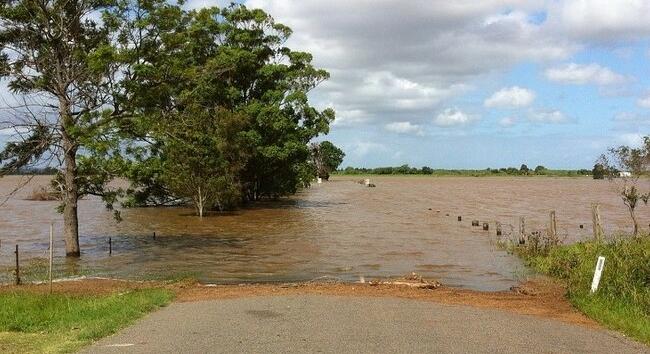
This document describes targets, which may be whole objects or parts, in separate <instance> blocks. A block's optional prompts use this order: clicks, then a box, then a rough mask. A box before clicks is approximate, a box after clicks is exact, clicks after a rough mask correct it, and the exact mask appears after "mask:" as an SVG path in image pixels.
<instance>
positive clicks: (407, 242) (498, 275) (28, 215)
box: [0, 176, 650, 290]
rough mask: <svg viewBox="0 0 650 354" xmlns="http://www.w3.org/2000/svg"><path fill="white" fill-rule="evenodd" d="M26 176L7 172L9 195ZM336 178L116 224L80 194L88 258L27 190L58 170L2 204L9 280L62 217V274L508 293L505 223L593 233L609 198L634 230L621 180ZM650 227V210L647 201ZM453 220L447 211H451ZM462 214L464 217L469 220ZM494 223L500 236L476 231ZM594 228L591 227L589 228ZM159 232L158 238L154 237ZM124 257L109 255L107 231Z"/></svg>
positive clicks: (611, 219) (51, 207)
mask: <svg viewBox="0 0 650 354" xmlns="http://www.w3.org/2000/svg"><path fill="white" fill-rule="evenodd" d="M19 178H20V177H17V176H10V177H5V178H3V179H0V194H1V195H6V194H7V193H8V192H9V191H11V189H12V188H13V187H14V186H15V185H16V184H17V183H18V181H19ZM371 178H372V182H373V183H375V184H376V185H377V187H376V188H366V187H364V186H363V185H360V184H358V183H356V181H357V180H358V179H360V177H336V178H334V180H333V181H330V182H327V183H323V184H321V185H314V186H313V187H312V188H309V189H306V190H303V191H301V192H300V193H298V195H296V196H294V197H292V198H289V199H285V200H281V201H279V202H264V203H259V204H256V205H255V206H254V207H251V208H245V209H242V210H238V211H235V212H232V213H227V214H217V215H211V216H208V217H204V218H203V219H200V218H198V217H196V216H194V215H192V210H190V209H184V208H139V209H129V210H124V211H123V214H122V216H123V221H122V222H120V223H117V222H116V221H115V220H114V219H113V217H112V214H111V213H109V212H107V211H106V210H105V208H104V206H103V204H102V203H101V201H99V200H97V199H93V198H88V199H84V200H81V201H80V204H79V210H80V232H81V247H82V253H83V255H82V258H81V259H80V260H76V261H75V260H67V259H65V257H64V243H63V240H62V238H61V225H62V222H61V216H60V215H59V214H57V213H56V212H55V207H56V205H57V202H43V201H28V200H25V197H26V196H27V195H28V194H29V193H30V192H31V191H32V190H33V189H34V188H35V187H36V186H38V185H45V184H47V181H48V177H44V176H39V177H36V178H35V179H34V180H32V181H31V182H30V184H29V185H28V186H26V187H25V188H23V189H22V190H21V191H20V192H18V193H17V194H15V195H14V196H13V197H11V198H10V199H9V200H8V201H7V202H6V203H5V204H4V205H3V206H0V242H1V243H0V266H2V267H3V268H2V269H3V270H4V271H3V272H2V274H0V280H3V281H9V280H10V279H11V274H10V273H9V272H8V271H7V269H10V268H11V266H12V264H13V262H14V253H13V251H14V247H15V244H19V245H20V249H21V258H22V259H23V262H26V263H29V262H30V260H34V259H42V258H44V257H46V256H47V248H48V229H49V224H50V222H54V223H55V239H56V245H55V257H56V259H55V264H56V270H57V273H59V274H62V273H63V272H64V271H65V272H66V273H73V274H74V273H80V274H86V273H93V274H99V275H105V276H119V277H125V278H165V277H169V276H175V275H192V276H196V277H198V278H199V280H201V281H204V282H227V283H228V282H245V281H255V282H267V281H268V282H273V281H299V280H311V279H315V278H318V277H327V276H330V277H335V278H338V279H342V280H346V281H351V280H358V279H359V277H360V276H364V277H365V278H366V279H372V278H375V277H390V276H400V275H404V274H407V273H410V272H413V271H414V272H417V273H419V274H421V275H423V276H426V277H430V278H436V279H439V280H440V281H442V282H443V283H444V284H446V285H451V286H460V287H467V288H472V289H478V290H501V289H506V288H508V287H510V286H511V285H513V284H515V283H517V281H518V279H520V277H521V275H522V274H523V272H524V267H523V266H522V265H521V263H520V262H519V261H518V260H517V259H516V258H515V257H513V256H511V255H508V254H507V253H506V252H504V251H502V250H500V249H499V248H498V247H497V246H496V242H495V241H496V236H495V235H494V222H495V221H499V222H502V223H503V224H504V225H505V226H504V229H505V230H506V231H507V230H509V227H508V226H507V225H510V224H511V225H513V226H514V227H515V228H516V224H517V220H518V218H519V216H525V217H526V223H527V228H528V229H529V230H532V229H541V228H544V227H545V226H546V224H547V222H548V213H549V211H550V210H552V209H553V210H556V211H557V216H558V229H559V231H560V233H562V234H565V235H567V236H568V237H567V241H568V242H571V241H575V240H578V239H580V238H585V237H589V236H590V233H591V212H590V204H591V203H600V204H601V210H602V219H603V221H604V223H605V225H606V227H607V229H608V230H609V231H617V230H622V231H629V230H630V226H629V224H630V222H629V216H628V214H627V211H626V209H624V206H623V204H622V202H621V200H620V198H619V197H618V196H617V195H616V193H615V192H614V190H613V188H612V185H611V183H609V182H607V181H594V180H592V179H589V178H504V177H495V178H472V177H444V178H430V177H371ZM638 214H639V218H640V219H641V224H642V225H645V228H647V227H648V224H649V223H650V207H645V206H640V207H639V210H638ZM447 215H448V216H447ZM457 216H462V217H463V221H462V222H458V221H457ZM473 219H477V220H480V221H481V222H484V221H487V222H490V223H491V229H490V231H489V232H484V231H482V229H481V228H476V227H472V226H471V221H472V220H473ZM580 224H582V225H584V228H583V229H580V227H579V225H580ZM153 232H156V236H157V237H156V239H155V240H154V239H153V237H152V235H153ZM109 237H111V239H112V243H113V254H112V255H111V256H109V254H108V238H109Z"/></svg>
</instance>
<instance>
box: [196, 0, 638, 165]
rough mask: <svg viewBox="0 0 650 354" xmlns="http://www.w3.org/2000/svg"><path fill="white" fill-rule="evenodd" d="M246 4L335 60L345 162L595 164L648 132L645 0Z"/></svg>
mask: <svg viewBox="0 0 650 354" xmlns="http://www.w3.org/2000/svg"><path fill="white" fill-rule="evenodd" d="M205 4H207V2H205V1H200V0H196V1H195V2H193V3H190V6H202V5H205ZM247 4H248V5H249V6H253V7H260V8H263V9H265V10H267V11H268V12H269V13H271V14H272V15H273V16H274V17H275V18H276V20H277V21H279V22H282V23H284V24H287V25H289V26H290V27H291V28H293V30H294V36H293V37H292V38H291V40H290V42H289V43H288V45H289V46H290V47H292V48H294V49H299V50H306V51H309V52H311V53H313V54H314V61H315V63H316V65H318V66H320V67H323V68H325V69H327V70H329V71H330V73H331V75H332V77H331V80H329V81H328V82H326V83H325V84H323V85H322V86H320V87H319V88H318V89H316V90H315V91H314V92H313V94H312V99H313V101H314V103H315V104H316V105H317V106H320V107H328V106H330V107H333V108H334V109H335V110H336V111H337V121H336V123H335V125H334V127H333V128H332V131H331V134H330V136H329V137H328V139H330V140H332V141H333V142H334V143H335V144H337V145H340V146H342V147H343V148H344V150H345V151H346V153H347V155H348V156H347V158H346V160H345V162H344V165H355V166H378V165H396V164H402V163H409V164H411V165H415V166H422V165H430V166H435V167H448V168H454V167H457V168H485V167H495V166H506V165H517V166H518V165H519V164H521V163H528V164H529V165H537V164H543V165H546V166H549V167H555V168H574V167H591V166H593V162H594V160H595V158H596V157H597V156H598V155H599V154H600V153H601V152H602V151H603V149H605V148H606V147H607V146H610V145H616V144H636V143H638V142H639V140H640V136H642V135H643V134H650V75H649V74H650V51H649V48H650V47H649V46H648V44H649V42H650V41H649V40H650V1H647V0H616V1H612V0H575V1H536V0H532V1H527V0H519V1H515V0H510V1H509V0H481V1H475V0H460V1H447V0H441V1H431V0H429V1H408V2H405V1H388V0H354V1H351V0H328V1H317V0H301V1H290V0H276V1H270V0H248V2H247Z"/></svg>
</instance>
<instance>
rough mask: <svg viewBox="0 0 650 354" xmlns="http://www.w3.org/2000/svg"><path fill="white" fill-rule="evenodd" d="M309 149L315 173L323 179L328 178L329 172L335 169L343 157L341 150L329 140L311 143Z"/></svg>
mask: <svg viewBox="0 0 650 354" xmlns="http://www.w3.org/2000/svg"><path fill="white" fill-rule="evenodd" d="M310 150H311V159H312V163H313V165H314V168H315V170H316V175H317V176H318V177H320V178H323V179H325V180H328V179H329V178H330V173H331V172H333V171H336V169H337V168H338V167H339V166H340V165H341V163H342V162H343V158H344V157H345V153H344V152H343V150H341V149H339V148H338V147H336V145H334V144H332V143H331V142H329V141H322V142H320V143H312V144H311V145H310Z"/></svg>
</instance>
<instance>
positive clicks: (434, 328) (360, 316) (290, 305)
mask: <svg viewBox="0 0 650 354" xmlns="http://www.w3.org/2000/svg"><path fill="white" fill-rule="evenodd" d="M84 352H85V353H240V352H244V353H524V352H525V353H619V354H623V353H650V348H649V347H646V346H643V345H641V344H639V343H637V342H634V341H632V340H629V339H627V338H625V337H623V336H622V335H619V334H616V333H614V332H610V331H606V330H599V329H593V328H588V327H584V326H576V325H569V324H565V323H562V322H557V321H554V320H548V319H543V318H539V317H533V316H524V315H517V314H513V313H509V312H504V311H500V310H490V309H478V308H472V307H467V306H450V305H442V304H437V303H432V302H423V301H414V300H408V299H397V298H371V297H338V296H323V295H289V296H266V297H263V296H262V297H247V298H238V299H223V300H210V301H200V302H187V303H174V304H171V305H170V306H168V307H166V308H164V309H162V310H160V311H158V312H155V313H153V314H151V315H149V316H147V317H145V318H144V319H142V320H140V321H139V322H137V323H136V324H135V325H134V326H132V327H129V328H127V329H125V330H123V331H122V332H120V333H118V334H116V335H114V336H112V337H108V338H105V339H103V340H101V341H99V342H97V343H95V344H94V345H92V346H91V347H89V348H87V349H86V350H85V351H84Z"/></svg>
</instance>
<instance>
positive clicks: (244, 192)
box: [115, 4, 334, 207]
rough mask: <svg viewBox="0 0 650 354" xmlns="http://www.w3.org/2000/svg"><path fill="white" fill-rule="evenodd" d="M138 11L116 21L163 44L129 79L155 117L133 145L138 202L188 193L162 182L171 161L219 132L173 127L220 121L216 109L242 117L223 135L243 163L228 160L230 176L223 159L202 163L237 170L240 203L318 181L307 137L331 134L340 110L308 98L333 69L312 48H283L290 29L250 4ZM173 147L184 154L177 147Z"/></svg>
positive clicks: (147, 116)
mask: <svg viewBox="0 0 650 354" xmlns="http://www.w3.org/2000/svg"><path fill="white" fill-rule="evenodd" d="M138 16H140V21H138V22H136V23H131V22H130V21H129V19H130V18H131V17H133V14H130V13H125V14H124V15H123V16H122V17H121V18H116V19H115V22H118V23H119V22H121V23H122V24H123V25H122V27H123V28H126V27H125V26H124V24H128V25H131V26H133V27H131V28H127V29H126V30H124V31H125V32H126V33H129V34H133V33H135V34H139V33H141V32H151V33H155V36H148V37H146V38H145V40H144V41H143V42H142V46H141V47H144V48H161V50H160V51H149V52H146V51H145V52H144V56H141V60H140V61H139V64H138V65H137V66H134V68H133V74H134V78H137V79H135V80H130V81H129V83H128V85H129V88H130V89H131V90H132V91H133V92H134V94H133V95H132V96H129V97H128V98H129V102H130V105H131V106H132V107H133V110H134V111H139V112H142V117H143V121H144V122H147V123H146V124H142V125H141V126H140V127H139V132H137V135H139V137H140V138H139V142H138V143H136V144H133V145H132V146H131V147H130V148H129V151H130V152H133V154H132V158H133V160H134V161H135V163H133V164H131V167H130V168H129V173H128V177H129V178H130V179H131V180H132V181H133V182H134V187H135V188H133V190H132V193H131V196H132V202H133V204H134V205H141V204H160V203H168V202H177V201H179V197H180V195H179V190H178V188H176V187H173V186H172V185H171V184H170V181H171V180H170V179H169V178H163V177H164V175H165V173H164V170H165V169H166V168H167V166H170V164H172V161H171V160H170V159H172V158H174V159H175V158H178V157H179V156H183V155H184V154H185V153H189V151H192V150H193V149H195V148H197V146H196V145H195V143H196V142H197V141H198V142H208V141H211V140H210V139H213V138H214V137H213V136H212V134H213V133H214V132H213V131H212V130H210V129H193V128H191V129H192V132H191V134H192V136H191V137H190V138H187V139H175V138H174V137H172V136H170V135H169V134H166V133H165V127H166V125H167V124H171V125H172V126H173V125H174V123H173V122H174V121H177V120H179V119H180V120H183V119H186V118H183V117H189V116H190V115H193V118H192V120H193V121H195V120H198V119H202V120H212V119H215V116H214V112H215V111H216V110H215V107H219V109H222V110H226V111H228V112H231V113H232V114H234V115H236V116H238V117H240V118H241V119H239V120H238V122H239V123H238V124H237V129H233V130H231V131H228V133H227V136H223V135H219V138H218V139H219V141H224V142H227V141H233V140H239V141H245V144H239V145H238V146H240V147H242V149H238V150H236V151H232V152H231V154H232V156H231V158H230V160H228V161H236V163H235V165H236V167H232V166H231V162H229V163H228V164H226V165H228V166H230V167H229V171H228V173H227V174H224V166H225V165H220V164H219V163H216V162H215V163H214V164H207V165H201V166H199V167H200V169H213V170H212V172H213V174H214V175H223V176H228V177H227V178H226V179H227V180H229V181H232V184H229V186H228V188H229V189H230V188H231V186H237V187H238V189H239V191H238V193H237V195H238V196H240V201H242V200H243V201H250V200H258V199H260V198H264V197H270V198H275V197H279V196H284V195H287V194H290V193H294V192H295V191H296V190H297V188H299V187H300V186H303V185H305V184H308V183H309V180H310V179H311V178H313V175H312V176H310V174H309V173H308V172H307V171H308V170H309V157H310V155H309V148H308V143H309V141H311V140H312V139H313V138H314V137H316V136H318V135H320V134H325V133H327V132H328V129H329V124H330V122H331V121H332V120H333V119H334V112H333V111H332V110H330V109H327V110H324V111H318V110H316V109H315V108H313V107H312V106H311V105H310V104H309V100H308V98H307V93H308V92H309V91H310V90H311V89H313V88H314V87H316V86H317V85H318V84H319V83H320V82H322V81H323V80H325V79H326V78H327V77H328V73H327V72H325V71H323V70H319V69H316V68H314V67H313V66H312V65H311V59H312V58H311V55H310V54H307V53H302V52H294V51H292V50H291V49H289V48H287V47H285V46H284V43H285V42H286V40H287V39H288V38H289V36H290V35H291V30H290V29H289V28H287V27H286V26H284V25H282V24H278V23H276V22H275V21H274V20H273V18H272V17H271V16H269V15H268V14H266V13H265V12H263V11H262V10H254V9H248V8H246V7H245V6H243V5H231V6H230V7H227V8H224V9H219V8H209V9H201V10H199V11H186V10H183V9H182V8H180V7H177V6H173V5H169V4H164V5H161V6H160V7H158V8H145V9H143V10H142V11H139V12H138ZM130 50H131V52H136V51H137V48H136V47H134V46H131V48H130ZM133 55H136V54H135V53H134V54H133ZM139 55H141V54H139ZM190 110H191V111H190ZM193 126H196V127H200V126H202V125H201V124H195V125H193ZM157 127H161V129H159V128H157ZM187 129H190V128H189V127H187ZM188 134H189V132H188ZM231 135H232V136H231ZM214 143H216V141H211V142H210V144H214ZM172 145H173V146H176V149H178V150H179V151H185V152H184V153H182V154H177V153H172V150H174V149H172V148H171V146H172ZM183 145H185V146H183ZM199 145H200V150H204V151H206V152H207V151H209V150H210V149H209V148H208V145H209V144H208V145H205V144H203V143H200V144H199ZM185 148H187V149H188V150H185ZM214 153H215V154H216V155H219V154H220V152H219V150H214ZM178 162H179V163H184V162H185V161H178ZM177 166H180V165H177ZM199 167H197V168H199ZM183 168H187V167H183ZM212 185H213V186H217V185H221V186H223V187H224V188H225V186H226V184H224V183H220V184H212ZM183 194H184V193H183ZM229 194H230V193H229ZM180 199H182V198H180ZM216 206H217V207H219V206H218V205H216Z"/></svg>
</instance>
